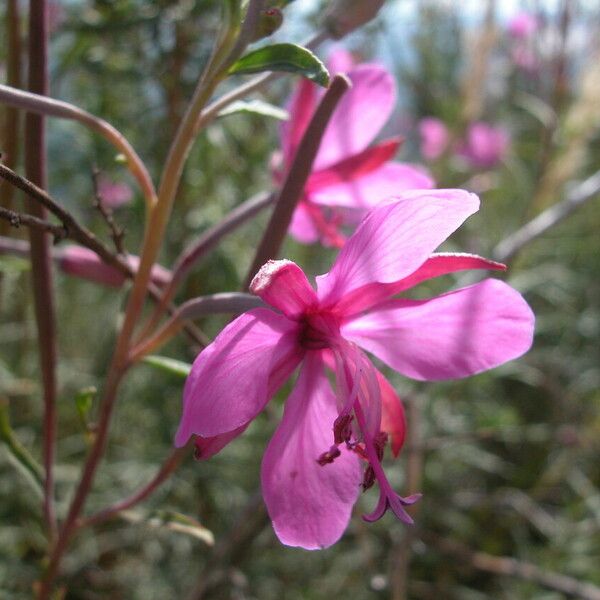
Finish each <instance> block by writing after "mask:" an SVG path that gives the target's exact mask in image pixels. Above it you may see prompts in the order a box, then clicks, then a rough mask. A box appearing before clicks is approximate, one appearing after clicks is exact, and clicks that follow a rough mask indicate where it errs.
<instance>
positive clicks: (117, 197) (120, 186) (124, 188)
mask: <svg viewBox="0 0 600 600" xmlns="http://www.w3.org/2000/svg"><path fill="white" fill-rule="evenodd" d="M98 193H99V195H100V197H101V198H102V201H103V202H104V203H105V204H106V206H108V207H109V208H119V206H122V205H123V204H127V203H128V202H130V201H131V199H132V198H133V192H132V190H131V188H130V187H129V186H128V185H127V184H126V183H115V182H113V181H111V180H110V179H108V178H107V177H105V176H104V175H100V176H99V177H98Z"/></svg>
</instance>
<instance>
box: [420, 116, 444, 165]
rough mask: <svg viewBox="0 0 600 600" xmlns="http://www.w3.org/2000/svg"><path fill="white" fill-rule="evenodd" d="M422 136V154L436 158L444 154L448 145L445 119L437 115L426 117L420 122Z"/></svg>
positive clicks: (424, 156) (427, 157)
mask: <svg viewBox="0 0 600 600" xmlns="http://www.w3.org/2000/svg"><path fill="white" fill-rule="evenodd" d="M419 134H420V136H421V156H423V158H426V159H427V160H435V159H436V158H439V157H440V156H441V155H442V154H444V152H445V150H446V148H447V146H448V138H449V134H448V128H447V127H446V124H445V123H444V122H443V121H440V119H436V118H435V117H425V118H424V119H421V121H420V122H419Z"/></svg>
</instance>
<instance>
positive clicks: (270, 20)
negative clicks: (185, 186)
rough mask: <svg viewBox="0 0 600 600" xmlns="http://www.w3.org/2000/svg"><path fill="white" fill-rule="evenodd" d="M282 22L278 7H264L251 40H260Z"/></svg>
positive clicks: (275, 29) (276, 28)
mask: <svg viewBox="0 0 600 600" xmlns="http://www.w3.org/2000/svg"><path fill="white" fill-rule="evenodd" d="M282 23H283V13H282V12H281V9H280V8H266V9H264V10H262V11H261V12H260V17H259V19H258V24H257V26H256V32H255V34H254V37H253V39H252V41H253V42H256V41H258V40H262V39H263V38H266V37H269V36H270V35H271V34H273V33H275V32H276V31H277V30H278V29H279V28H280V27H281V24H282Z"/></svg>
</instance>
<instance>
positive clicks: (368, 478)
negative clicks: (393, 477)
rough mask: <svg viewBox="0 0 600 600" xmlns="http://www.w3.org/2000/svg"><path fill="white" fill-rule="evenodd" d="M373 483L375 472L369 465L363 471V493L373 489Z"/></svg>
mask: <svg viewBox="0 0 600 600" xmlns="http://www.w3.org/2000/svg"><path fill="white" fill-rule="evenodd" d="M374 483H375V471H373V467H372V466H371V465H369V466H368V467H367V468H366V469H365V473H364V475H363V481H362V489H363V492H366V491H367V490H368V489H369V488H370V487H373V484H374Z"/></svg>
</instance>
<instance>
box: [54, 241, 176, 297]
mask: <svg viewBox="0 0 600 600" xmlns="http://www.w3.org/2000/svg"><path fill="white" fill-rule="evenodd" d="M127 262H128V263H129V266H130V267H131V268H132V269H133V270H134V271H136V270H137V268H138V266H139V264H140V259H139V257H137V256H132V255H130V256H128V257H127ZM58 264H59V266H60V268H61V269H62V270H63V271H64V272H65V273H67V274H68V275H74V276H75V277H80V278H81V279H87V280H89V281H93V282H95V283H100V284H102V285H106V286H108V287H121V286H122V285H123V283H125V280H126V279H127V278H126V277H125V275H123V273H121V272H120V271H118V270H117V269H116V268H115V267H112V266H111V265H107V264H106V263H104V262H102V260H101V259H100V258H99V257H98V255H97V254H96V253H95V252H92V251H91V250H90V249H89V248H84V247H83V246H75V245H70V246H66V247H65V248H64V249H62V251H61V252H60V255H59V256H58ZM170 278H171V274H170V272H169V271H168V270H167V269H165V268H164V267H162V266H161V265H154V266H153V267H152V274H151V279H152V282H153V283H154V284H156V285H158V286H160V287H162V286H164V285H165V284H166V283H168V282H169V280H170Z"/></svg>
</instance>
